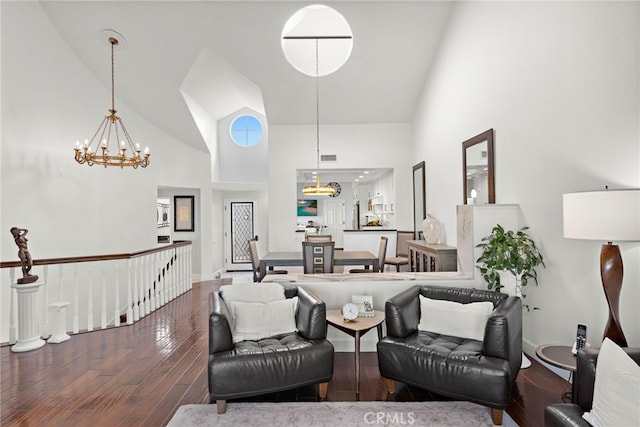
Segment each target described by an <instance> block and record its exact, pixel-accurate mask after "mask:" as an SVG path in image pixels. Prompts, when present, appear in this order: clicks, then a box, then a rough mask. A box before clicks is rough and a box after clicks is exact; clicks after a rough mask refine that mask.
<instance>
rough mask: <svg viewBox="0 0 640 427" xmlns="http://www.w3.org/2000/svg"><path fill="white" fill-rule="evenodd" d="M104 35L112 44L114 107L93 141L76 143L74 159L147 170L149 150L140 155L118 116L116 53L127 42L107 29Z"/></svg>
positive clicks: (92, 163)
mask: <svg viewBox="0 0 640 427" xmlns="http://www.w3.org/2000/svg"><path fill="white" fill-rule="evenodd" d="M102 33H103V34H106V35H108V42H109V44H110V45H111V108H110V109H109V115H108V116H105V118H104V119H103V120H102V122H101V123H100V126H98V129H97V130H96V132H95V133H94V134H93V137H92V138H91V140H88V139H85V141H84V144H80V142H79V141H78V142H76V147H75V149H74V151H75V160H76V162H78V163H79V164H86V165H89V166H93V165H96V164H97V165H102V166H104V167H105V168H106V167H107V166H118V167H120V168H124V167H125V166H128V167H132V168H134V169H137V168H138V167H142V168H146V167H147V166H149V147H146V148H145V150H144V154H141V152H140V145H139V144H134V143H133V141H132V140H131V136H129V132H128V131H127V128H125V127H124V123H122V119H121V118H120V117H119V116H117V115H116V113H117V111H116V108H115V77H114V75H115V73H114V68H115V67H114V50H115V47H116V46H118V45H120V44H121V42H123V41H124V38H123V37H122V35H120V34H118V33H116V32H115V31H111V30H104V31H103V32H102Z"/></svg>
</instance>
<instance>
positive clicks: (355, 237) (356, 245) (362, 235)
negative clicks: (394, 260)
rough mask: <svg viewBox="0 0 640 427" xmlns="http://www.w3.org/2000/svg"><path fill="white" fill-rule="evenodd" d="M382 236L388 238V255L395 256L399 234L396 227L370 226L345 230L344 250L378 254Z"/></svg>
mask: <svg viewBox="0 0 640 427" xmlns="http://www.w3.org/2000/svg"><path fill="white" fill-rule="evenodd" d="M382 236H384V237H386V238H387V239H388V240H387V256H388V257H391V256H395V253H396V236H397V231H396V229H395V228H384V227H376V226H369V227H367V228H364V229H363V228H361V229H360V230H344V250H345V251H369V252H371V253H372V254H377V253H378V249H379V248H380V237H382ZM391 254H393V255H391Z"/></svg>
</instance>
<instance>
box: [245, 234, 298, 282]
mask: <svg viewBox="0 0 640 427" xmlns="http://www.w3.org/2000/svg"><path fill="white" fill-rule="evenodd" d="M249 255H250V256H251V269H252V271H253V281H254V282H261V281H262V278H263V276H264V275H263V274H261V272H260V256H259V255H258V242H257V240H256V239H251V240H249ZM265 274H289V272H288V271H287V270H267V271H265Z"/></svg>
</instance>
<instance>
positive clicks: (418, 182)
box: [413, 162, 427, 240]
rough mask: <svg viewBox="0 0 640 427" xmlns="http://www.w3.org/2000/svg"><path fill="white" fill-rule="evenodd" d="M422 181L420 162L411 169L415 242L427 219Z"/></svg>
mask: <svg viewBox="0 0 640 427" xmlns="http://www.w3.org/2000/svg"><path fill="white" fill-rule="evenodd" d="M424 181H425V180H424V162H420V163H418V164H417V165H415V166H414V167H413V238H414V239H416V240H417V239H418V232H420V231H422V221H424V219H425V218H426V217H427V202H426V197H425V184H424Z"/></svg>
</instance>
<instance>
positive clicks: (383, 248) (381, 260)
mask: <svg viewBox="0 0 640 427" xmlns="http://www.w3.org/2000/svg"><path fill="white" fill-rule="evenodd" d="M388 240H389V239H388V238H387V237H385V236H382V237H380V246H379V247H378V271H375V270H370V269H368V268H354V269H352V270H349V273H383V272H384V264H385V257H386V256H387V241H388Z"/></svg>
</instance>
